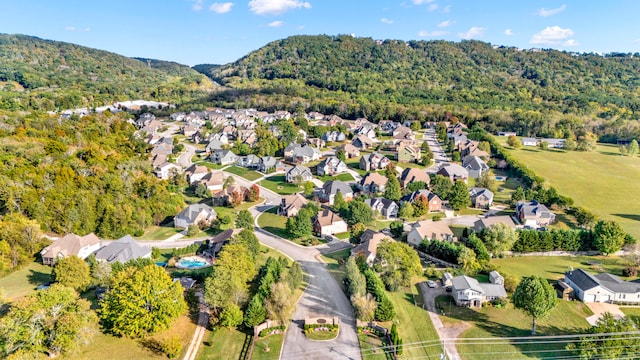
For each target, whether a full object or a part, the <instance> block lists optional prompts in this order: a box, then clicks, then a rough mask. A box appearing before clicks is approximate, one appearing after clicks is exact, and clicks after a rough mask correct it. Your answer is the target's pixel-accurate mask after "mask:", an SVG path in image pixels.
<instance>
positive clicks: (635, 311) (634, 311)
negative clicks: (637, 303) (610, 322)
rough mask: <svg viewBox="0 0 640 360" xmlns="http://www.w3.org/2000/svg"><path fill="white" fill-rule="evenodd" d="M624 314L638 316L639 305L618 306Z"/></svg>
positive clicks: (639, 311) (639, 313) (639, 312)
mask: <svg viewBox="0 0 640 360" xmlns="http://www.w3.org/2000/svg"><path fill="white" fill-rule="evenodd" d="M620 310H622V312H623V313H624V314H625V315H626V316H640V307H622V306H621V307H620Z"/></svg>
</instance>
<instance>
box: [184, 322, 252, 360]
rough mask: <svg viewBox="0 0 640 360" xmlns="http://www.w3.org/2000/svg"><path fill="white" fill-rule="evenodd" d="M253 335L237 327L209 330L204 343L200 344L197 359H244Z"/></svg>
mask: <svg viewBox="0 0 640 360" xmlns="http://www.w3.org/2000/svg"><path fill="white" fill-rule="evenodd" d="M252 339H253V336H252V335H250V334H246V333H243V332H241V331H239V330H236V329H227V328H223V327H221V328H218V329H217V330H216V331H209V330H207V332H206V334H205V336H204V343H203V344H202V345H201V346H200V349H199V351H198V356H197V357H196V359H200V360H204V359H212V360H213V359H216V360H217V359H220V360H225V359H228V360H238V359H244V354H246V351H247V350H248V349H249V346H250V345H251V341H252Z"/></svg>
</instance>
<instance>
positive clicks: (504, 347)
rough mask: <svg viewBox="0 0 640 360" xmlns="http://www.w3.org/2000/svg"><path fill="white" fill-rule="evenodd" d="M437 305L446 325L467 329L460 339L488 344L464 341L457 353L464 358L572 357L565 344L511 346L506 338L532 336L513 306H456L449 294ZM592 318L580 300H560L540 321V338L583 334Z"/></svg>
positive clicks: (526, 319) (439, 298) (437, 301)
mask: <svg viewBox="0 0 640 360" xmlns="http://www.w3.org/2000/svg"><path fill="white" fill-rule="evenodd" d="M436 304H437V306H438V307H439V308H440V309H441V310H442V311H444V313H445V316H440V319H441V320H442V322H443V323H444V324H445V326H456V325H457V326H464V325H462V322H464V323H465V324H466V326H468V328H467V329H466V330H464V332H463V333H462V334H461V336H460V338H463V339H464V338H467V339H470V338H483V339H485V338H486V339H490V340H489V341H469V342H465V341H461V342H459V343H458V345H457V348H458V352H459V353H460V356H461V358H462V359H474V360H475V359H488V360H494V359H524V358H545V359H552V358H556V357H558V356H564V355H571V354H570V353H565V352H564V348H565V346H566V343H564V342H554V343H546V344H541V343H533V342H519V343H517V344H516V343H511V342H509V341H507V340H502V338H504V337H524V336H529V335H530V334H531V318H529V317H527V316H526V315H525V314H524V313H523V312H522V311H520V310H517V309H515V308H514V307H513V305H512V304H509V305H507V307H506V308H494V307H486V308H480V309H470V308H462V307H457V306H455V303H453V298H452V297H451V296H449V295H445V296H439V297H438V298H437V299H436ZM589 315H591V312H590V311H589V310H588V308H587V307H586V305H584V304H583V303H581V302H578V301H558V304H557V305H556V307H555V308H554V309H553V310H552V311H551V313H549V315H548V316H547V317H545V318H544V319H540V320H538V326H537V330H538V331H537V334H538V335H564V334H575V333H584V332H585V330H586V329H587V328H588V327H589V324H588V323H587V321H586V320H585V317H587V316H589Z"/></svg>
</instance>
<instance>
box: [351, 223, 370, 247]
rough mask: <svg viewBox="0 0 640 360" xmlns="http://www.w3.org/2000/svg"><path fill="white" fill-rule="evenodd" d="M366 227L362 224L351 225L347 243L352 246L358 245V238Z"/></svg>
mask: <svg viewBox="0 0 640 360" xmlns="http://www.w3.org/2000/svg"><path fill="white" fill-rule="evenodd" d="M365 230H367V227H366V226H364V224H362V223H357V224H353V225H352V226H351V230H350V232H349V242H350V243H352V244H360V237H361V236H362V234H364V232H365Z"/></svg>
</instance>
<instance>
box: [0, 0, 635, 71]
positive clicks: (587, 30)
mask: <svg viewBox="0 0 640 360" xmlns="http://www.w3.org/2000/svg"><path fill="white" fill-rule="evenodd" d="M638 14H640V1H636V0H627V1H624V0H609V1H606V2H605V1H585V0H565V1H519V0H508V1H504V0H466V1H462V0H458V1H456V0H366V1H363V0H156V1H153V0H144V1H143V0H56V1H49V0H1V1H0V33H8V34H26V35H33V36H38V37H40V38H43V39H51V40H58V41H66V42H71V43H75V44H79V45H84V46H89V47H93V48H97V49H101V50H107V51H111V52H115V53H118V54H121V55H125V56H131V57H146V58H154V59H161V60H168V61H175V62H178V63H182V64H186V65H190V66H193V65H196V64H203V63H208V64H226V63H229V62H233V61H235V60H237V59H239V58H241V57H242V56H244V55H246V54H248V53H249V52H251V51H253V50H256V49H258V48H260V47H262V46H264V45H266V44H267V43H269V42H271V41H274V40H278V39H282V38H285V37H288V36H291V35H298V34H304V35H317V34H328V35H337V34H353V35H354V36H358V37H370V38H374V39H383V40H384V39H400V40H405V41H407V40H448V41H461V40H463V39H476V40H481V41H485V42H489V43H491V44H494V45H506V46H515V47H518V48H523V49H529V48H554V49H560V50H567V51H576V52H599V53H608V52H638V51H640V21H638V20H637V16H638Z"/></svg>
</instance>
